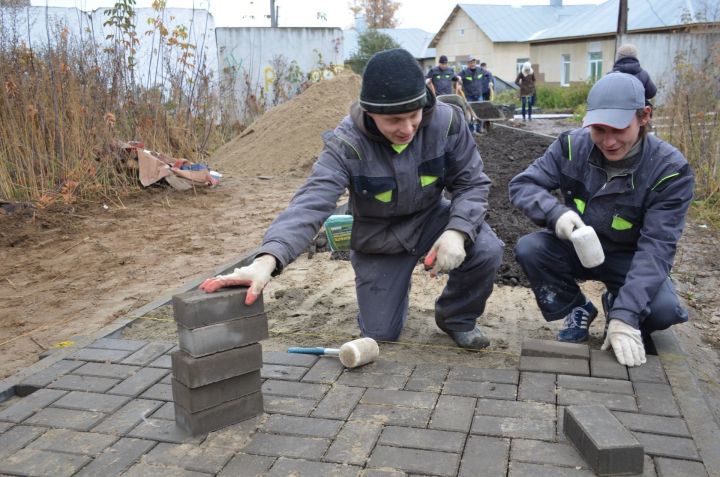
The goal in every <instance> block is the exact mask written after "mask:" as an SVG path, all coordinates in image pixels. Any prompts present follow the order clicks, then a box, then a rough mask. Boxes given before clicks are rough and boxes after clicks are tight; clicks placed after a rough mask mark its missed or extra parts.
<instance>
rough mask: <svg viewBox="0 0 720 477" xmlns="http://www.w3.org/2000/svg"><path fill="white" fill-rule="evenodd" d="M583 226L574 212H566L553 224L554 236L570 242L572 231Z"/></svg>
mask: <svg viewBox="0 0 720 477" xmlns="http://www.w3.org/2000/svg"><path fill="white" fill-rule="evenodd" d="M584 225H585V223H583V221H582V219H581V218H580V216H579V215H578V214H577V213H576V212H574V211H572V210H568V211H567V212H564V213H563V214H562V215H561V216H560V217H558V219H557V222H555V235H557V236H558V237H559V238H561V239H564V240H570V234H572V233H573V230H575V229H576V228H580V227H583V226H584Z"/></svg>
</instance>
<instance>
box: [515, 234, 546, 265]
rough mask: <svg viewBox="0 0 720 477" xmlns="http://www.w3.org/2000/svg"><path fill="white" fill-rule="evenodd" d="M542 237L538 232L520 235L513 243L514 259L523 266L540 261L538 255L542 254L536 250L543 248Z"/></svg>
mask: <svg viewBox="0 0 720 477" xmlns="http://www.w3.org/2000/svg"><path fill="white" fill-rule="evenodd" d="M542 238H543V237H541V236H538V234H530V235H525V236H523V237H520V240H518V242H517V244H516V245H515V260H517V262H518V263H519V264H520V265H522V266H524V267H525V266H530V267H532V266H533V265H537V264H539V263H541V261H540V257H541V255H542V254H540V253H538V252H539V251H540V250H542V249H543V248H544V247H543V240H542Z"/></svg>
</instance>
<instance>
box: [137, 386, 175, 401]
mask: <svg viewBox="0 0 720 477" xmlns="http://www.w3.org/2000/svg"><path fill="white" fill-rule="evenodd" d="M140 397H141V398H143V399H157V400H159V401H172V385H170V384H162V383H158V384H153V385H152V386H150V387H149V388H148V389H147V391H145V392H144V393H142V394H141V395H140Z"/></svg>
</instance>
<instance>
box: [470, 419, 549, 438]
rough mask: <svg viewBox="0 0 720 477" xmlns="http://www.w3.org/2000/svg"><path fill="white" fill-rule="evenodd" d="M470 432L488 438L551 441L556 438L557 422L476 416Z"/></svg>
mask: <svg viewBox="0 0 720 477" xmlns="http://www.w3.org/2000/svg"><path fill="white" fill-rule="evenodd" d="M470 432H471V433H473V434H482V435H486V436H496V437H510V438H524V439H539V440H547V441H551V440H553V439H554V438H555V420H554V419H553V420H550V421H539V420H536V419H526V418H520V417H499V416H482V415H476V416H475V417H474V418H473V423H472V427H471V428H470Z"/></svg>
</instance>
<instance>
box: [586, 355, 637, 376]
mask: <svg viewBox="0 0 720 477" xmlns="http://www.w3.org/2000/svg"><path fill="white" fill-rule="evenodd" d="M590 375H591V376H593V377H596V378H608V379H623V380H627V379H628V368H627V367H626V366H623V365H622V364H620V363H618V360H617V358H616V357H615V352H614V351H613V350H607V351H602V350H599V349H594V350H592V351H590Z"/></svg>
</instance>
